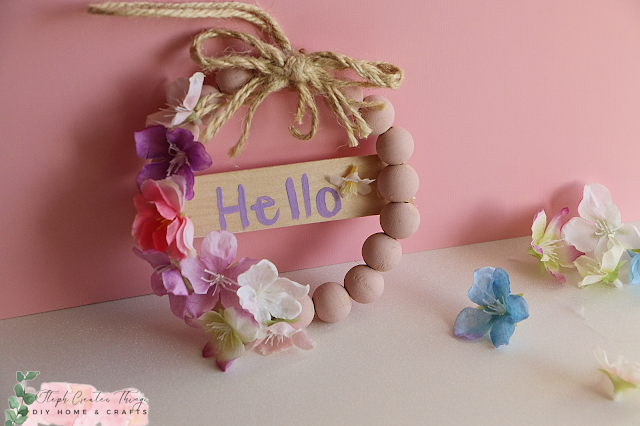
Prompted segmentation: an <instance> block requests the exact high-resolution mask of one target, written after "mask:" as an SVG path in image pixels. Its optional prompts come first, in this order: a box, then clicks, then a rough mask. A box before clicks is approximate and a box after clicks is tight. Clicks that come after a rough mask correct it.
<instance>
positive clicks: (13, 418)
mask: <svg viewBox="0 0 640 426" xmlns="http://www.w3.org/2000/svg"><path fill="white" fill-rule="evenodd" d="M4 418H5V419H7V420H11V421H12V422H15V421H16V420H17V419H18V416H16V413H14V412H13V410H5V411H4Z"/></svg>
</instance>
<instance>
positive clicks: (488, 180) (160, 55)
mask: <svg viewBox="0 0 640 426" xmlns="http://www.w3.org/2000/svg"><path fill="white" fill-rule="evenodd" d="M261 4H262V6H263V7H265V8H267V9H268V10H269V11H270V12H271V13H272V14H273V16H274V17H275V18H276V19H277V20H278V21H279V22H280V24H281V25H282V27H283V28H284V29H285V31H286V33H287V35H288V36H289V38H290V39H291V41H292V43H293V45H294V47H296V48H302V47H304V48H306V49H307V50H309V51H315V50H334V51H338V52H341V53H344V54H348V55H351V56H353V57H356V58H360V59H369V60H384V61H388V62H392V63H394V64H397V65H399V66H401V67H402V68H404V69H405V71H406V80H405V83H404V85H403V87H402V88H401V89H400V90H399V91H397V92H390V91H381V92H378V93H380V94H383V95H385V96H387V97H388V98H389V99H391V100H392V102H393V103H394V106H395V109H396V116H397V118H396V124H397V125H400V126H403V127H406V128H407V129H409V130H410V131H411V132H412V133H413V135H414V137H415V139H416V142H417V149H416V153H415V155H414V157H413V158H412V160H411V162H410V164H412V165H413V166H414V167H415V168H416V169H417V170H418V172H419V174H420V178H421V188H420V192H419V193H418V195H417V205H418V206H419V208H420V211H421V214H422V226H421V229H420V231H419V232H418V234H416V235H414V236H413V237H412V238H410V239H409V240H406V241H404V242H403V247H404V250H405V251H406V252H410V251H418V250H425V249H434V248H440V247H447V246H454V245H461V244H469V243H474V242H480V241H488V240H495V239H501V238H508V237H516V236H523V235H526V234H528V233H529V228H530V225H531V219H532V217H533V215H534V213H535V212H536V211H537V210H538V209H539V208H541V207H545V208H547V209H550V210H553V211H555V210H558V209H560V208H562V207H564V206H565V205H566V206H569V207H570V208H571V209H572V210H573V211H575V207H576V205H577V202H578V201H579V199H580V197H581V188H582V185H583V184H584V183H586V182H591V181H595V182H599V183H602V184H604V185H605V186H607V187H608V188H609V189H610V190H611V192H612V194H613V197H614V200H615V201H616V203H617V204H618V206H619V207H620V209H621V211H622V214H623V220H625V221H630V220H638V219H640V197H639V196H638V195H639V194H638V183H637V176H638V166H637V164H638V158H639V157H640V144H639V143H638V141H639V139H640V3H638V2H637V1H636V0H598V1H596V0H593V1H584V0H535V1H534V0H518V1H512V0H427V1H411V0H403V1H398V2H394V3H393V4H394V6H392V3H390V2H388V1H383V0H349V1H346V2H345V1H344V0H322V1H317V0H266V1H264V2H261ZM85 8H86V3H85V2H84V1H81V0H4V1H2V2H0V93H1V94H2V95H1V96H2V98H1V99H2V102H1V103H0V125H1V129H2V138H1V142H0V143H1V144H2V153H3V161H2V166H1V167H0V173H1V176H2V182H3V183H4V184H3V185H2V186H1V187H0V191H1V192H0V196H1V199H2V200H3V201H2V206H3V207H2V209H0V223H2V226H1V227H0V242H1V243H0V271H2V279H1V280H0V292H1V294H2V296H1V297H0V318H6V317H12V316H18V315H25V314H30V313H34V312H41V311H47V310H53V309H59V308H64V307H69V306H74V305H80V304H86V303H93V302H100V301H105V300H111V299H115V298H122V297H129V296H135V295H140V294H145V293H149V292H150V288H149V275H150V273H151V269H150V268H149V267H148V266H147V264H146V263H145V262H143V261H141V260H139V259H138V258H137V257H135V256H134V255H133V254H132V252H131V247H132V245H133V242H132V239H131V237H130V226H131V222H132V220H133V217H134V215H135V209H134V207H133V204H132V197H133V195H134V194H135V192H136V188H135V185H134V177H135V175H136V173H137V172H138V170H139V169H140V167H141V166H142V164H143V162H142V161H141V160H139V159H138V158H137V157H136V156H135V150H134V146H133V139H132V132H134V131H136V130H140V129H142V128H143V127H144V121H145V116H146V115H147V114H149V113H152V112H154V111H156V110H157V109H158V108H159V107H161V106H162V105H163V104H164V99H163V97H164V87H165V85H166V83H167V82H169V81H171V80H173V79H174V78H176V77H178V76H182V75H185V76H188V75H190V74H191V73H192V72H193V71H195V69H196V68H195V66H194V65H193V64H192V63H191V61H190V60H189V58H188V45H189V40H190V38H191V37H192V36H193V35H194V34H195V33H197V32H198V31H199V30H200V29H204V28H205V27H208V26H213V25H214V24H216V22H215V21H213V20H208V21H203V20H198V21H182V20H171V19H131V18H115V17H101V16H89V15H87V14H86V13H85ZM295 105H296V100H295V97H294V96H292V95H291V94H290V93H283V94H277V95H273V96H271V97H270V98H269V99H268V100H267V101H266V102H265V103H264V104H263V106H262V107H261V108H260V109H259V111H258V113H257V115H256V117H255V120H254V126H253V131H252V136H251V138H250V143H249V146H248V149H247V150H246V152H245V153H244V154H243V155H242V156H241V157H240V158H239V159H237V160H236V161H231V160H229V159H228V158H227V157H226V155H225V152H226V150H227V149H228V148H229V147H230V146H231V145H232V144H233V143H234V142H235V140H236V139H237V137H238V135H239V126H240V119H239V117H237V118H236V119H235V120H234V121H233V122H230V123H228V124H227V125H226V126H225V128H224V130H223V131H222V132H221V134H220V136H219V137H218V138H217V139H216V140H214V141H213V142H212V143H211V144H210V146H208V150H209V153H210V154H211V155H212V156H213V157H214V167H213V168H212V170H211V171H212V172H215V171H226V170H233V169H235V167H236V165H237V166H239V167H241V168H250V167H260V166H268V165H276V164H282V163H292V162H299V161H306V160H316V159H323V158H330V157H332V156H346V155H359V154H370V153H373V152H374V149H373V140H371V141H368V142H365V143H364V144H363V147H362V148H360V149H356V150H349V149H347V148H338V146H340V145H343V144H344V137H343V136H344V134H343V132H342V129H341V128H340V127H339V126H338V125H337V124H336V122H335V120H334V119H333V118H332V117H331V116H330V115H329V114H328V112H327V111H326V109H325V108H324V105H322V102H321V101H320V107H321V108H322V113H321V114H322V115H321V126H322V130H321V132H320V134H319V135H318V137H317V139H315V140H313V141H311V142H300V141H297V140H295V139H293V138H292V137H291V136H289V134H288V132H287V130H286V129H287V126H288V125H289V124H290V122H291V120H292V118H293V112H294V108H295ZM550 213H553V212H550ZM378 229H379V228H378V224H377V218H367V219H353V220H346V221H341V222H335V223H324V224H315V225H306V226H301V227H293V228H284V229H277V230H267V231H259V232H253V233H247V234H241V235H239V237H238V238H239V243H240V254H241V255H243V256H251V257H257V258H265V257H266V258H269V259H270V260H272V261H274V262H275V263H276V264H277V265H278V266H279V267H280V269H281V270H292V269H299V268H304V267H310V266H316V265H323V264H330V263H337V262H344V261H350V260H356V259H359V258H360V247H361V244H362V242H363V241H364V239H365V238H366V237H367V236H368V235H369V234H370V233H372V232H377V231H378ZM341 278H342V277H336V280H340V279H341Z"/></svg>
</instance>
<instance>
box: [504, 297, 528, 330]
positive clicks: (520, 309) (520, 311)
mask: <svg viewBox="0 0 640 426" xmlns="http://www.w3.org/2000/svg"><path fill="white" fill-rule="evenodd" d="M507 311H508V312H509V315H510V316H511V318H512V319H513V322H514V324H515V323H519V322H520V321H522V320H525V319H527V318H529V305H528V304H527V301H526V300H524V297H522V296H519V295H517V294H510V295H509V297H507Z"/></svg>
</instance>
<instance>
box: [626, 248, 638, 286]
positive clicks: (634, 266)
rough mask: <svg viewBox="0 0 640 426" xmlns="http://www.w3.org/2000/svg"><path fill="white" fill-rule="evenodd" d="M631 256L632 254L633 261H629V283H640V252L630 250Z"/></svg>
mask: <svg viewBox="0 0 640 426" xmlns="http://www.w3.org/2000/svg"><path fill="white" fill-rule="evenodd" d="M627 253H629V256H631V262H630V263H629V279H630V280H631V281H629V284H631V285H636V284H640V252H634V251H632V250H628V251H627Z"/></svg>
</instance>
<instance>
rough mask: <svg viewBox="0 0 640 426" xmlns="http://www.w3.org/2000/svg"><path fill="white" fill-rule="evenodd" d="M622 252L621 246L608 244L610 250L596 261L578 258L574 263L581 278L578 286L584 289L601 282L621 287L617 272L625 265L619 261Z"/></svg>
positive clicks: (583, 257)
mask: <svg viewBox="0 0 640 426" xmlns="http://www.w3.org/2000/svg"><path fill="white" fill-rule="evenodd" d="M624 251H625V250H624V247H622V246H621V245H613V244H611V243H610V248H609V249H608V250H607V251H605V252H604V253H603V254H601V255H599V256H597V257H596V259H594V258H592V257H589V256H586V255H584V256H580V257H579V258H578V259H576V261H575V262H574V264H575V265H576V268H578V272H579V273H580V275H581V276H582V281H580V283H579V284H578V285H579V286H580V287H584V286H588V285H591V284H597V283H600V282H603V283H609V284H613V285H614V286H616V287H618V288H620V287H622V281H620V279H619V278H618V272H619V271H620V268H621V267H622V265H624V263H625V261H624V260H623V261H621V260H620V259H621V257H622V255H623V254H624Z"/></svg>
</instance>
